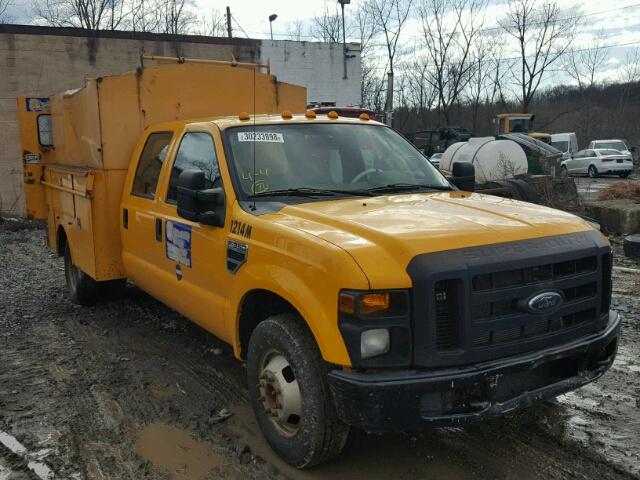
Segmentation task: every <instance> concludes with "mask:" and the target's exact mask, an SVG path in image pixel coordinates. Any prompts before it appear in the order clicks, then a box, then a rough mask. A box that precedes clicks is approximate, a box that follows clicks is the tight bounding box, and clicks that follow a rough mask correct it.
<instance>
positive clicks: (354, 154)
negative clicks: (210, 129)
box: [225, 123, 451, 198]
mask: <svg viewBox="0 0 640 480" xmlns="http://www.w3.org/2000/svg"><path fill="white" fill-rule="evenodd" d="M254 128H255V134H254ZM225 134H226V141H227V146H228V150H229V151H230V153H231V155H230V157H231V158H230V160H231V162H230V163H231V164H232V165H233V170H234V171H235V176H236V179H237V184H238V185H239V190H240V192H238V193H239V195H240V196H241V197H244V198H247V197H251V196H253V195H254V194H255V195H260V196H268V195H269V194H270V193H272V192H273V193H274V194H275V192H278V193H279V194H283V190H292V189H295V190H298V192H297V193H298V194H300V193H301V192H300V191H301V190H306V191H307V192H306V193H308V194H312V193H313V192H309V191H310V190H313V191H324V192H325V193H326V192H332V193H334V194H339V193H355V192H359V193H363V192H367V193H369V194H373V193H374V192H371V191H370V189H380V188H387V187H390V186H392V185H393V186H401V187H404V188H405V189H408V188H411V187H413V186H415V187H416V189H419V188H428V187H430V188H433V189H450V188H451V187H450V184H449V182H448V181H447V180H446V179H445V178H444V177H443V176H442V175H441V174H440V173H439V172H438V170H437V169H436V168H435V167H434V166H433V165H431V164H430V163H429V162H428V161H427V159H426V158H425V157H424V156H423V155H422V154H421V153H420V152H419V151H418V150H416V149H415V148H414V147H413V146H412V145H411V144H410V143H409V142H407V141H406V140H405V139H404V138H403V137H402V136H400V135H399V134H397V133H396V132H394V131H393V130H391V129H390V128H387V127H382V126H376V125H362V124H356V125H350V124H323V123H316V124H312V125H308V124H289V125H283V124H277V125H258V126H255V127H254V126H253V125H248V126H246V127H234V128H229V129H227V130H226V132H225ZM254 139H255V141H254ZM254 148H255V169H254V165H253V158H254V157H253V152H254ZM254 172H255V179H254ZM254 180H255V181H254ZM284 193H285V194H286V193H287V192H284ZM375 193H376V194H377V193H378V192H377V191H376V192H375ZM380 193H388V192H380Z"/></svg>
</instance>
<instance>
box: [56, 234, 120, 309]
mask: <svg viewBox="0 0 640 480" xmlns="http://www.w3.org/2000/svg"><path fill="white" fill-rule="evenodd" d="M64 276H65V280H66V281H67V288H68V289H69V295H70V297H71V301H73V302H74V303H77V304H79V305H85V306H86V305H93V304H95V303H97V302H100V301H103V300H108V299H111V298H116V297H118V296H121V295H123V294H124V291H125V289H126V286H127V281H126V279H118V280H108V281H104V282H98V281H96V280H94V279H93V278H91V277H90V276H89V275H87V274H86V273H84V272H83V271H82V270H80V269H79V268H78V267H76V266H75V265H74V264H73V260H72V259H71V250H70V248H69V243H67V244H66V245H65V249H64Z"/></svg>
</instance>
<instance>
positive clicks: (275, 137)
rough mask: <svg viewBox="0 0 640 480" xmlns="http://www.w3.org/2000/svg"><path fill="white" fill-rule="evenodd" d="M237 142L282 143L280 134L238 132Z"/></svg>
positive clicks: (282, 139)
mask: <svg viewBox="0 0 640 480" xmlns="http://www.w3.org/2000/svg"><path fill="white" fill-rule="evenodd" d="M238 141H239V142H267V143H284V138H283V136H282V134H281V133H276V132H238Z"/></svg>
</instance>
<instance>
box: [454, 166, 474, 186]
mask: <svg viewBox="0 0 640 480" xmlns="http://www.w3.org/2000/svg"><path fill="white" fill-rule="evenodd" d="M451 173H452V176H451V181H452V182H453V184H454V185H455V186H456V187H458V188H459V189H460V190H464V191H465V192H473V191H475V189H476V167H474V166H473V164H472V163H467V162H456V163H454V164H453V166H452V167H451Z"/></svg>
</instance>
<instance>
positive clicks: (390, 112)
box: [384, 68, 393, 127]
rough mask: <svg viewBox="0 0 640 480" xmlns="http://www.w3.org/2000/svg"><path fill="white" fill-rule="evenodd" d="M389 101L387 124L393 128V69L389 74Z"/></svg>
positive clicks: (386, 107)
mask: <svg viewBox="0 0 640 480" xmlns="http://www.w3.org/2000/svg"><path fill="white" fill-rule="evenodd" d="M386 100H387V101H386V102H385V108H384V109H385V113H386V117H387V118H386V119H385V123H386V124H387V125H389V126H390V127H392V126H393V68H392V69H391V70H390V71H389V73H387V99H386Z"/></svg>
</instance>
